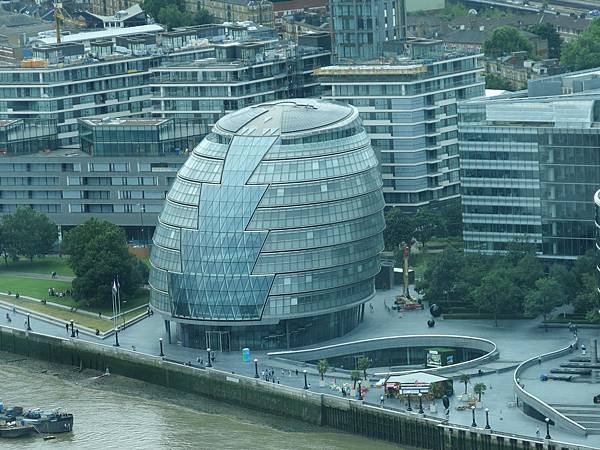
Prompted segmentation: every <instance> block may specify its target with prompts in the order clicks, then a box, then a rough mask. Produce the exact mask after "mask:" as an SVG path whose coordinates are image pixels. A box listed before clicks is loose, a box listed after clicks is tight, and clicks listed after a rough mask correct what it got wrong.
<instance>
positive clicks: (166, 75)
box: [151, 39, 331, 130]
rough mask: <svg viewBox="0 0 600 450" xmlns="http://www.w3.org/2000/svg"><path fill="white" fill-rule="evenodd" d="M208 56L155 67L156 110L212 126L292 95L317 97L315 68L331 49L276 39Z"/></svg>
mask: <svg viewBox="0 0 600 450" xmlns="http://www.w3.org/2000/svg"><path fill="white" fill-rule="evenodd" d="M212 48H213V50H214V51H212V52H210V54H207V57H206V58H203V59H197V60H196V61H193V62H183V63H170V64H163V65H161V66H159V67H154V68H152V69H151V72H152V75H153V76H152V83H151V87H152V92H153V94H152V106H153V113H154V114H155V115H160V116H162V117H191V118H195V119H201V120H202V121H203V123H205V124H206V126H207V130H208V129H210V127H212V126H213V125H214V124H215V123H216V122H217V120H219V118H221V117H222V116H223V115H224V114H227V113H230V112H234V111H237V110H239V109H242V108H245V107H246V106H250V105H255V104H259V103H264V102H267V101H273V100H281V99H285V98H290V97H318V96H319V95H320V93H321V90H320V84H319V82H318V80H317V79H316V78H315V77H314V75H313V72H314V69H315V68H317V67H321V66H326V65H328V64H330V63H331V59H330V57H331V51H330V50H325V49H323V48H315V47H302V46H298V45H296V44H294V43H291V42H285V41H279V40H277V39H270V40H260V41H253V42H243V41H237V42H228V43H223V44H214V45H213V46H212Z"/></svg>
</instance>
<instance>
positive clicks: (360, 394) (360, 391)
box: [358, 380, 363, 400]
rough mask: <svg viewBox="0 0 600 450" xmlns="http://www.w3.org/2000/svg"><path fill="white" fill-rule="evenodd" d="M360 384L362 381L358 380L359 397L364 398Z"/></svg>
mask: <svg viewBox="0 0 600 450" xmlns="http://www.w3.org/2000/svg"><path fill="white" fill-rule="evenodd" d="M360 385H361V381H360V380H358V399H359V400H362V399H363V397H362V389H361V388H360Z"/></svg>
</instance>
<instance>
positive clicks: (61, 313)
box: [0, 295, 143, 334]
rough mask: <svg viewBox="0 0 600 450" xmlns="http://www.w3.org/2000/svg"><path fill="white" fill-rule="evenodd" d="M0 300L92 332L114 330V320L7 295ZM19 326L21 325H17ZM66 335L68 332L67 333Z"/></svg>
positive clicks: (138, 312)
mask: <svg viewBox="0 0 600 450" xmlns="http://www.w3.org/2000/svg"><path fill="white" fill-rule="evenodd" d="M0 300H2V301H3V302H6V303H11V304H14V305H18V306H21V307H23V308H27V309H30V310H32V311H37V312H40V313H44V314H47V315H49V316H52V317H55V318H57V319H60V320H63V321H64V322H65V323H67V322H69V321H70V320H71V319H73V320H74V321H75V327H77V325H79V326H85V327H87V328H90V329H92V330H95V329H96V328H97V329H99V330H100V331H102V332H106V331H109V330H112V328H113V323H112V320H109V319H99V318H97V317H90V316H87V315H85V314H80V313H78V312H71V311H67V310H64V309H62V308H57V307H55V306H50V305H43V304H41V303H39V302H35V301H31V300H25V299H23V298H20V299H18V300H17V299H15V298H14V297H8V296H6V295H0ZM141 312H143V311H134V312H130V313H128V314H125V320H129V319H131V318H133V317H135V316H137V315H139V314H140V313H141ZM16 325H17V326H18V325H20V324H16ZM65 334H66V331H65Z"/></svg>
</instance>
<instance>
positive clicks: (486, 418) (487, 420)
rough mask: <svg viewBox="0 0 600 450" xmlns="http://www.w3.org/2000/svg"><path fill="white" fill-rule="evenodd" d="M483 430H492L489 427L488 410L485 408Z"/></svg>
mask: <svg viewBox="0 0 600 450" xmlns="http://www.w3.org/2000/svg"><path fill="white" fill-rule="evenodd" d="M485 429H486V430H491V429H492V427H490V409H489V408H485Z"/></svg>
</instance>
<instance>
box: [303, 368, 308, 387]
mask: <svg viewBox="0 0 600 450" xmlns="http://www.w3.org/2000/svg"><path fill="white" fill-rule="evenodd" d="M302 373H303V374H304V389H308V382H307V381H306V369H304V370H303V371H302Z"/></svg>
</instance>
